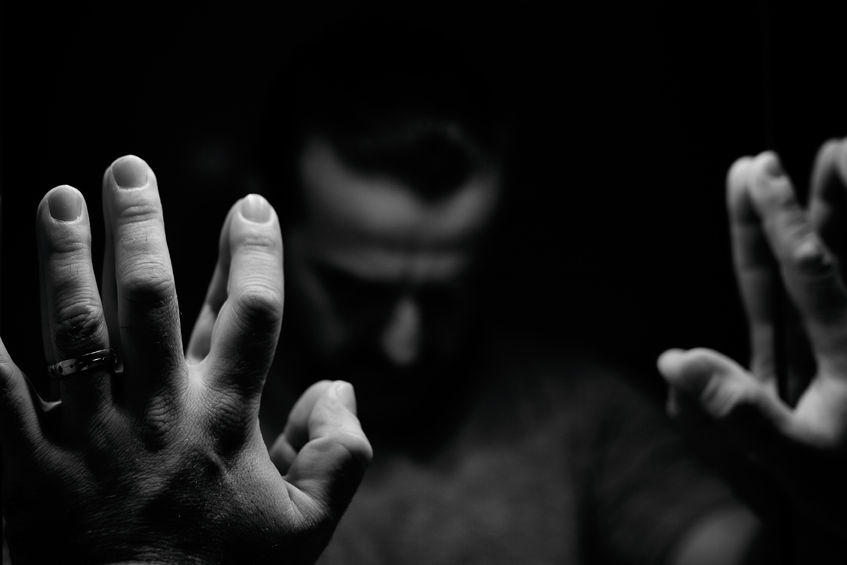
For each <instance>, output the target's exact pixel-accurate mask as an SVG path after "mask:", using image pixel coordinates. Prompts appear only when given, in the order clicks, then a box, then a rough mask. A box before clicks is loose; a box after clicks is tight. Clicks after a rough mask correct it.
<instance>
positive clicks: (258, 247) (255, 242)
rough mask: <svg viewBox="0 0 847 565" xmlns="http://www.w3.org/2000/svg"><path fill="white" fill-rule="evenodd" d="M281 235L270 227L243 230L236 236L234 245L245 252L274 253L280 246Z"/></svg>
mask: <svg viewBox="0 0 847 565" xmlns="http://www.w3.org/2000/svg"><path fill="white" fill-rule="evenodd" d="M279 242H280V240H279V237H278V234H277V233H276V231H275V230H272V229H271V228H270V227H265V229H252V230H249V231H243V232H241V233H239V234H238V235H237V236H235V237H234V241H232V245H233V247H235V248H236V249H240V250H242V251H243V252H248V253H249V252H254V253H262V254H267V253H273V252H275V251H276V249H277V248H278V247H279Z"/></svg>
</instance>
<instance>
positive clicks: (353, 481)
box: [277, 381, 373, 520]
mask: <svg viewBox="0 0 847 565" xmlns="http://www.w3.org/2000/svg"><path fill="white" fill-rule="evenodd" d="M355 411H356V399H355V395H354V392H353V387H352V386H351V385H350V384H349V383H347V382H344V381H335V382H333V383H328V382H326V381H324V382H321V383H316V384H315V385H313V386H312V387H311V388H310V389H309V390H307V391H306V393H304V395H303V397H302V398H301V400H300V401H298V403H297V405H295V407H294V409H293V410H292V413H291V416H290V417H289V422H288V426H287V427H286V431H285V432H284V436H285V441H286V443H287V444H288V446H289V449H291V451H288V450H287V449H284V448H283V449H284V450H285V451H288V454H289V455H290V454H292V453H293V451H294V449H298V448H299V450H298V451H297V455H296V457H295V458H294V460H293V461H292V462H291V465H290V467H289V468H288V473H287V474H286V477H285V478H286V479H287V480H288V481H289V482H290V483H291V484H292V485H294V486H295V487H297V488H298V489H299V490H300V491H301V492H303V493H305V494H306V495H307V497H308V499H310V501H311V502H312V503H313V504H316V505H317V510H319V511H320V512H322V513H324V514H328V515H329V516H330V517H331V518H333V519H334V520H338V519H339V518H340V517H341V514H342V513H343V512H344V510H345V509H346V508H347V505H348V504H349V503H350V500H351V499H352V498H353V494H354V493H355V492H356V489H357V488H358V486H359V483H360V482H361V480H362V477H363V475H364V472H365V468H366V467H367V466H368V464H369V463H370V461H371V459H372V457H373V451H372V449H371V445H370V442H369V441H368V439H367V437H366V436H365V433H364V432H363V431H362V427H361V425H360V423H359V419H358V418H357V417H356V413H355ZM304 415H307V416H306V417H305V418H304V417H303V416H304ZM304 436H305V437H304ZM303 441H305V443H301V442H303ZM279 442H280V440H277V443H279ZM301 445H302V447H301ZM280 454H282V453H280Z"/></svg>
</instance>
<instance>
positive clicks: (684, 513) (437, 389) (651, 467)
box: [262, 25, 758, 564]
mask: <svg viewBox="0 0 847 565" xmlns="http://www.w3.org/2000/svg"><path fill="white" fill-rule="evenodd" d="M376 29H379V31H375V30H376ZM432 37H438V40H437V41H434V40H433V39H432ZM388 46H390V47H388ZM304 51H307V52H308V55H307V56H306V57H305V58H304V60H302V61H301V62H300V66H299V67H297V68H299V73H297V74H294V75H293V77H289V78H290V82H286V83H285V89H293V90H295V94H294V95H293V99H294V101H293V102H288V103H280V102H279V100H281V99H285V100H289V99H288V98H280V99H277V100H278V101H277V103H278V104H279V105H281V106H283V107H284V108H286V109H287V110H289V111H290V113H291V114H292V115H293V116H295V118H294V120H293V124H292V123H288V124H287V129H289V130H290V131H292V132H294V134H295V139H294V140H293V141H292V142H290V143H289V144H288V145H286V146H284V147H285V149H284V150H283V149H281V148H280V144H279V142H278V139H276V138H274V140H273V141H274V142H273V143H272V144H271V146H270V150H271V151H270V152H269V153H270V155H272V156H279V155H284V154H288V155H291V156H293V157H294V162H293V163H292V164H291V165H292V170H294V171H296V175H295V178H293V179H290V182H292V183H293V186H295V187H296V188H297V190H296V192H295V193H294V194H289V200H288V201H286V202H284V203H282V204H281V205H280V208H281V209H286V210H288V211H289V215H288V218H287V221H286V224H287V226H288V231H287V233H286V245H287V247H286V261H287V271H286V272H287V276H288V282H289V289H290V291H291V293H292V296H293V297H295V298H293V299H292V300H291V301H290V302H289V315H290V317H289V318H288V320H289V321H288V322H287V324H288V325H287V326H286V328H284V330H283V338H282V341H281V344H280V351H281V360H282V362H281V363H278V365H277V373H278V374H279V375H282V376H283V380H282V381H280V380H278V379H270V380H269V383H268V386H267V388H266V393H265V397H264V399H263V409H262V420H263V429H264V431H265V437H266V439H271V438H275V437H276V436H277V434H278V433H279V431H280V430H281V429H282V428H281V427H282V424H283V422H282V419H281V415H282V414H284V413H285V412H286V407H287V406H288V405H289V404H290V402H291V398H293V397H294V396H296V394H297V393H298V392H299V390H300V389H302V388H305V386H307V383H308V382H309V381H310V380H312V379H316V378H323V377H326V376H329V375H338V376H341V375H343V376H344V378H345V379H349V380H350V381H351V382H352V383H353V384H354V386H355V387H356V390H357V392H358V396H357V398H358V401H359V410H360V414H361V418H362V420H363V425H364V426H365V429H367V430H368V434H369V437H370V438H371V440H372V441H373V442H374V447H375V451H376V453H377V458H376V462H375V464H374V467H373V472H372V473H371V474H370V476H369V477H368V478H367V479H366V480H365V482H364V484H363V486H362V488H361V489H360V491H359V494H358V496H357V499H356V501H355V502H354V503H353V505H352V507H351V509H350V513H349V515H348V518H347V520H345V521H344V522H343V523H342V525H341V527H340V529H339V531H338V534H337V535H336V537H335V539H334V541H333V542H332V543H331V544H330V547H329V549H328V551H327V553H326V554H325V556H324V561H323V562H325V563H336V562H338V563H369V564H372V563H427V564H439V563H445V564H447V563H489V564H491V563H522V562H525V563H548V562H549V563H578V562H583V561H587V562H599V561H610V562H629V563H647V562H668V563H674V562H680V563H687V562H691V563H697V562H702V563H708V562H721V563H732V562H735V561H732V560H731V559H735V560H738V559H741V558H743V557H744V554H745V553H746V552H747V546H748V545H749V542H750V540H751V539H752V538H753V537H754V535H755V532H756V531H757V528H758V526H757V521H756V520H755V519H754V518H753V517H752V515H751V514H750V513H749V512H748V511H746V510H745V509H743V508H742V507H741V506H739V505H738V503H737V502H736V501H735V500H734V499H733V498H732V497H731V496H730V495H729V494H728V492H726V490H725V488H724V487H723V486H722V485H720V484H719V483H718V482H716V481H714V480H713V479H711V478H709V477H708V476H707V475H706V474H705V473H704V472H703V471H702V470H700V469H698V467H697V465H696V464H694V463H693V462H692V461H691V459H690V457H688V456H687V455H686V453H685V451H684V449H683V447H682V445H681V444H680V441H679V440H678V438H676V437H675V436H674V435H673V433H671V432H670V431H669V430H668V429H667V425H666V423H665V422H664V421H663V419H662V417H661V416H660V415H656V414H654V413H653V411H652V410H651V408H650V407H649V406H648V405H647V403H646V402H645V401H644V400H643V399H641V398H640V397H639V395H637V394H636V393H634V392H633V391H632V390H631V389H630V388H629V387H627V386H626V385H624V384H622V382H621V380H620V379H619V378H617V377H616V376H615V375H614V374H613V371H611V370H610V369H609V368H608V367H604V366H603V364H601V363H594V362H591V361H590V360H588V359H582V358H580V357H573V356H572V354H570V353H560V352H552V353H551V351H549V350H545V349H544V348H542V347H534V346H528V345H527V344H525V343H523V342H522V339H523V338H522V337H521V336H520V335H508V336H497V335H492V332H490V331H487V330H488V328H485V327H480V326H479V325H477V326H474V325H473V323H474V321H475V320H476V318H475V317H474V314H475V312H474V311H473V308H472V306H473V303H474V301H475V299H476V298H477V295H476V294H474V293H475V292H477V293H478V292H479V291H478V287H475V286H474V285H473V284H472V283H478V282H479V281H480V279H481V280H482V281H483V282H484V278H483V277H478V275H479V273H480V271H479V267H480V264H479V262H480V258H481V257H482V256H483V255H484V254H485V253H486V252H491V251H493V250H492V249H490V248H486V244H487V243H489V240H490V235H491V234H490V232H491V230H492V229H493V228H494V225H495V220H496V212H497V210H498V207H499V206H501V205H502V200H503V198H504V194H503V187H502V184H503V178H504V174H503V168H504V165H505V163H506V160H505V157H506V153H505V133H504V130H505V128H504V126H503V125H502V123H501V122H500V120H499V119H498V118H500V115H499V114H498V112H497V108H496V106H495V107H493V108H492V107H491V106H487V105H486V104H487V101H488V100H490V96H489V93H488V92H487V90H486V87H485V85H484V82H483V81H480V80H478V78H477V77H474V76H473V69H474V68H475V67H474V66H473V64H472V63H469V62H468V61H465V60H463V59H462V55H461V53H462V51H461V49H458V48H457V47H456V46H455V45H453V44H450V43H449V42H447V41H446V40H445V39H444V37H442V36H436V35H428V33H427V32H426V30H423V31H422V30H421V29H419V28H416V27H415V26H401V27H400V28H399V29H394V30H391V29H390V28H388V31H386V28H385V27H383V28H379V27H378V26H362V25H349V26H348V28H347V29H346V30H343V29H342V30H338V29H336V30H333V34H331V39H330V40H328V41H325V42H324V43H322V44H318V45H317V46H314V45H310V48H309V49H308V50H304ZM278 92H281V91H278ZM272 103H273V100H272ZM282 123H285V122H283V121H279V120H271V121H270V124H271V126H270V130H271V131H272V132H274V133H276V132H279V131H284V129H283V126H282V125H280V124H282ZM273 162H274V163H278V162H279V160H278V158H277V159H276V160H274V161H273ZM276 171H278V168H277V169H276ZM285 178H287V177H285ZM501 260H507V259H505V258H502V259H501ZM486 306H487V307H488V308H492V307H496V304H490V303H489V304H487V305H486ZM298 382H299V388H292V387H291V385H293V384H295V383H298ZM280 383H287V385H288V389H287V390H286V387H285V386H282V385H281V384H280ZM283 448H284V446H281V447H279V448H278V449H277V452H278V453H281V452H282V451H284V449H283ZM687 559H700V561H686V560H687Z"/></svg>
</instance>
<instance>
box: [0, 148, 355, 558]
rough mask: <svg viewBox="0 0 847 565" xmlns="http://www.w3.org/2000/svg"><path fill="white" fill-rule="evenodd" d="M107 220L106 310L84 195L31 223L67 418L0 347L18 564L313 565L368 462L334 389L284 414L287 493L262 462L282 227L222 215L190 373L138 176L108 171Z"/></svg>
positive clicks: (242, 204)
mask: <svg viewBox="0 0 847 565" xmlns="http://www.w3.org/2000/svg"><path fill="white" fill-rule="evenodd" d="M103 207H104V215H105V219H106V226H107V229H106V232H107V233H106V238H107V239H106V257H105V260H104V268H103V292H102V299H101V295H100V293H98V290H97V286H96V281H95V277H94V271H93V269H92V264H91V253H90V240H91V236H90V231H89V222H88V211H87V209H86V205H85V201H84V199H83V197H82V195H81V194H80V193H79V192H78V191H77V190H75V189H73V188H71V187H68V186H60V187H57V188H54V189H53V190H51V191H50V192H49V193H48V194H47V195H46V196H45V198H44V199H43V200H42V202H41V205H40V206H39V209H38V215H37V222H38V225H37V227H38V249H39V261H40V268H41V300H42V327H43V338H44V346H45V353H46V357H47V360H48V363H49V364H51V366H52V369H53V371H52V372H53V373H55V374H56V376H55V378H57V379H58V384H59V389H60V393H61V403H60V404H47V403H43V402H42V401H41V400H40V398H39V397H38V396H37V394H36V392H35V391H34V389H33V388H32V387H31V386H30V385H29V384H28V382H27V381H26V378H25V377H24V375H23V373H22V372H21V370H20V369H19V368H18V367H17V366H16V365H15V364H14V363H13V362H12V360H11V358H10V356H9V354H8V352H7V351H6V350H5V348H3V347H0V442H2V448H3V507H4V512H5V516H6V522H7V529H6V535H7V539H8V543H9V547H10V551H11V555H12V558H13V560H14V562H15V563H49V562H56V563H58V562H65V563H68V562H70V563H74V562H85V563H114V562H138V561H150V562H169V563H193V562H197V563H253V562H274V563H310V562H313V561H314V559H315V558H316V557H317V555H318V554H319V553H320V551H321V550H322V549H323V547H324V546H325V545H326V543H327V541H328V540H329V537H330V535H331V534H332V531H333V530H334V527H335V524H336V523H337V521H338V519H339V518H340V516H341V514H342V513H343V511H344V509H345V508H346V506H347V504H348V502H349V500H350V498H351V497H352V495H353V493H354V491H355V489H356V487H357V485H358V482H359V480H360V479H361V476H362V473H363V471H364V468H365V466H366V464H367V463H368V461H369V460H370V457H371V449H370V445H369V443H368V441H367V439H366V437H365V435H364V434H363V432H362V430H361V427H360V426H359V422H358V420H357V418H356V416H355V399H354V396H353V391H352V388H351V387H350V385H349V384H347V383H344V382H341V381H336V382H333V383H331V382H321V383H317V384H316V385H314V386H313V387H312V388H311V389H310V390H309V391H308V392H307V393H306V394H305V395H304V396H303V398H301V400H300V402H299V403H298V406H297V407H296V408H295V410H294V411H293V412H292V414H291V417H290V421H289V428H290V429H291V430H296V432H297V433H293V432H292V433H291V434H289V436H290V441H288V442H286V447H287V458H288V460H287V462H286V469H285V470H286V472H287V474H286V475H285V476H283V475H281V474H280V471H279V470H278V469H277V467H276V466H275V465H274V464H273V463H272V462H271V458H270V456H269V454H268V451H267V449H266V448H265V444H264V441H263V440H262V437H261V434H260V431H259V424H258V409H259V399H260V396H261V391H262V386H263V383H264V379H265V376H266V373H267V371H268V368H269V366H270V363H271V360H272V358H273V354H274V350H275V347H276V341H277V336H278V333H279V327H280V322H281V317H282V305H283V282H282V240H281V236H280V231H279V224H278V220H277V216H276V213H275V212H274V211H273V209H272V208H271V207H270V205H269V204H268V203H267V202H266V201H265V200H264V199H263V198H262V197H260V196H257V195H250V196H247V197H246V198H244V199H242V200H240V201H239V202H238V203H236V204H235V206H233V208H232V210H231V211H230V213H229V216H228V217H227V220H226V223H225V225H224V227H223V230H222V233H221V238H220V259H219V263H218V267H217V270H216V271H215V276H214V279H213V281H212V285H211V287H210V290H209V295H210V297H211V298H212V300H211V304H212V308H211V309H209V310H204V312H203V314H202V316H201V322H202V323H201V324H199V327H200V328H201V329H202V331H199V332H195V336H194V338H193V340H192V344H191V347H190V349H189V352H188V354H187V355H184V354H183V349H182V342H181V334H180V325H179V324H180V322H179V309H178V305H177V298H176V292H175V285H174V279H173V273H172V269H171V264H170V258H169V254H168V249H167V244H166V240H165V231H164V223H163V217H162V208H161V204H160V200H159V193H158V188H157V181H156V177H155V175H154V174H153V172H152V170H151V169H150V168H149V167H148V166H147V164H146V163H145V162H144V161H142V160H140V159H138V158H137V157H133V156H127V157H123V158H121V159H118V160H117V161H115V162H114V163H113V164H112V165H111V166H110V167H109V168H108V169H107V170H106V173H105V176H104V180H103ZM197 213H202V212H201V211H200V210H199V209H198V211H197ZM207 306H208V304H207ZM121 362H122V363H121ZM121 365H122V367H121ZM121 368H122V371H120V369H121Z"/></svg>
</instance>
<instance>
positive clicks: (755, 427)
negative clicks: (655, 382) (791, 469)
mask: <svg viewBox="0 0 847 565" xmlns="http://www.w3.org/2000/svg"><path fill="white" fill-rule="evenodd" d="M658 368H659V372H660V373H661V374H662V376H663V377H664V378H665V380H666V381H667V383H668V384H669V385H670V387H671V394H672V395H673V396H675V397H676V398H677V399H682V400H683V401H682V402H679V401H677V402H675V403H674V407H675V409H676V410H677V411H678V412H683V411H686V410H693V409H697V410H700V411H702V412H703V413H704V414H705V415H706V416H707V417H708V418H709V419H711V420H712V421H714V422H715V423H716V424H717V425H718V426H719V427H720V428H722V429H723V430H724V431H725V432H726V434H727V436H728V437H730V438H732V439H733V440H735V441H737V442H738V443H739V445H740V447H742V448H743V449H745V450H747V451H748V452H749V453H750V454H751V455H753V456H755V457H757V458H759V459H762V460H770V461H773V460H775V459H778V458H781V457H783V456H784V449H783V447H784V446H785V443H786V441H787V439H788V437H789V430H790V425H791V412H790V411H789V409H788V407H787V406H786V405H785V404H783V403H782V401H780V400H779V398H778V397H777V395H776V392H775V390H774V389H773V388H772V387H769V386H768V385H767V384H765V383H763V382H761V381H759V380H758V379H756V378H755V377H753V375H751V374H750V373H748V372H747V371H745V370H744V369H743V368H742V367H741V366H739V365H738V364H737V363H735V362H734V361H732V360H731V359H729V358H728V357H725V356H724V355H721V354H720V353H717V352H716V351H712V350H710V349H691V350H688V351H683V350H679V349H672V350H669V351H666V352H664V353H663V354H662V355H661V356H660V357H659V360H658ZM680 416H684V414H680Z"/></svg>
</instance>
